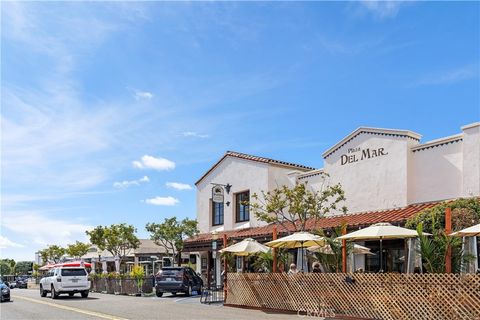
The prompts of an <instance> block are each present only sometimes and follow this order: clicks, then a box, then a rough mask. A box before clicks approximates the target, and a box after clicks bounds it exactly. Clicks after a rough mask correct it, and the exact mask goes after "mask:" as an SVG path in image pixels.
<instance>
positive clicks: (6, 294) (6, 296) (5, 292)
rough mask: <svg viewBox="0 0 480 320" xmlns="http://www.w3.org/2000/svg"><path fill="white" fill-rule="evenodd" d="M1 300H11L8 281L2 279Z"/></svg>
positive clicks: (0, 281) (0, 282)
mask: <svg viewBox="0 0 480 320" xmlns="http://www.w3.org/2000/svg"><path fill="white" fill-rule="evenodd" d="M0 291H1V292H0V301H1V302H4V301H10V288H9V284H8V282H3V280H0Z"/></svg>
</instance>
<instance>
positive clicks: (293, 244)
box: [265, 232, 325, 271]
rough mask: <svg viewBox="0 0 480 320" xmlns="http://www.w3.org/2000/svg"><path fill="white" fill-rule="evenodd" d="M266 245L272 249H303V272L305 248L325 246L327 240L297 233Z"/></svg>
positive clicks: (306, 233) (305, 233) (307, 233)
mask: <svg viewBox="0 0 480 320" xmlns="http://www.w3.org/2000/svg"><path fill="white" fill-rule="evenodd" d="M265 244H266V245H267V246H269V247H272V248H288V249H294V248H302V250H301V251H302V268H301V269H300V270H301V271H303V263H304V259H303V248H305V247H311V246H322V245H325V239H324V238H323V237H320V236H317V235H314V234H312V233H309V232H295V233H293V234H291V235H289V236H286V237H283V238H280V239H277V240H273V241H270V242H267V243H265Z"/></svg>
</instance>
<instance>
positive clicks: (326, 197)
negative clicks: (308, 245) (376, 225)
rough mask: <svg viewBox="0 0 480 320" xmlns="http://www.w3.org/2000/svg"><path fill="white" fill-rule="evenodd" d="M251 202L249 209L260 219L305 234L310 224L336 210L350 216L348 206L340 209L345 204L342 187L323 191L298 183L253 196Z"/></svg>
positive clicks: (327, 187) (324, 188)
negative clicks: (252, 201) (311, 221)
mask: <svg viewBox="0 0 480 320" xmlns="http://www.w3.org/2000/svg"><path fill="white" fill-rule="evenodd" d="M324 175H325V176H326V174H324ZM252 198H253V199H254V200H255V202H254V203H251V204H250V206H251V208H252V211H253V213H254V214H255V215H256V216H257V218H258V219H260V220H262V221H265V222H268V223H272V222H273V223H277V224H280V225H282V227H283V228H284V229H285V230H287V231H290V230H293V231H294V232H297V231H305V230H306V224H307V221H308V220H310V219H313V220H314V221H316V220H318V219H320V218H322V217H323V216H325V215H326V214H328V213H330V212H335V211H336V210H337V209H340V210H341V212H343V213H346V212H347V208H346V207H345V206H343V207H341V208H338V207H339V203H340V202H341V201H344V200H345V194H344V191H343V189H342V187H341V185H340V184H336V185H334V186H324V187H323V188H322V190H320V191H314V190H311V189H309V188H308V186H307V184H306V183H297V184H295V186H293V187H288V186H285V185H284V186H281V187H279V188H276V189H274V190H272V191H268V192H265V191H262V192H261V196H259V195H257V194H253V196H252Z"/></svg>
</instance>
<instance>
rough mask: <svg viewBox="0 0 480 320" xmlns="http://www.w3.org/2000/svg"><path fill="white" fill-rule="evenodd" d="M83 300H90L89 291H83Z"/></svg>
mask: <svg viewBox="0 0 480 320" xmlns="http://www.w3.org/2000/svg"><path fill="white" fill-rule="evenodd" d="M72 295H73V294H72ZM82 298H88V290H85V291H82Z"/></svg>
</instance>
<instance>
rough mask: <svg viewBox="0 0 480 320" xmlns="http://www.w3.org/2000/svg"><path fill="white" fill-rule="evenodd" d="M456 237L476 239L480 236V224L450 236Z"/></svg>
mask: <svg viewBox="0 0 480 320" xmlns="http://www.w3.org/2000/svg"><path fill="white" fill-rule="evenodd" d="M450 235H451V236H455V237H475V236H480V224H477V225H474V226H471V227H468V228H465V229H463V230H460V231H457V232H454V233H451V234H450Z"/></svg>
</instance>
